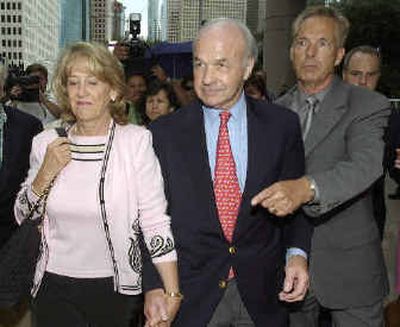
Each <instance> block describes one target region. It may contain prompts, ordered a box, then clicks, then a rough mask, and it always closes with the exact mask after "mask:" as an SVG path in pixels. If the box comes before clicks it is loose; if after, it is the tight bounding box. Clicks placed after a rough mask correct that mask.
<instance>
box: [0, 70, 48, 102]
mask: <svg viewBox="0 0 400 327" xmlns="http://www.w3.org/2000/svg"><path fill="white" fill-rule="evenodd" d="M15 86H18V87H19V88H20V92H18V94H15V92H12V89H13V88H14V87H15ZM5 89H6V94H7V96H8V97H9V98H10V99H11V100H16V101H21V102H39V89H40V78H39V76H35V75H26V74H25V72H24V71H23V70H21V69H19V68H18V69H10V70H9V74H8V76H7V80H6V83H5Z"/></svg>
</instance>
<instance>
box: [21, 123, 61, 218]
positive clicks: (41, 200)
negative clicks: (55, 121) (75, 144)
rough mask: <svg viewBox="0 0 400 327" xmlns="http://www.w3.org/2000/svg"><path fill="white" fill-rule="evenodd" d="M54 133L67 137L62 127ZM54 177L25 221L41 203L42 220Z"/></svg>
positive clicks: (57, 128)
mask: <svg viewBox="0 0 400 327" xmlns="http://www.w3.org/2000/svg"><path fill="white" fill-rule="evenodd" d="M55 131H56V133H57V135H58V136H59V137H67V135H68V134H67V131H66V130H65V128H64V127H56V128H55ZM56 177H57V176H56ZM56 177H54V178H53V179H52V181H51V182H50V184H49V185H48V186H47V187H46V188H45V189H44V191H43V193H42V194H41V195H40V197H39V199H38V200H37V201H36V202H35V204H34V205H33V207H32V208H31V210H30V211H29V215H28V218H27V219H31V218H32V216H33V214H34V212H35V211H36V210H37V209H38V208H39V206H40V204H41V203H43V213H42V215H41V217H42V218H43V217H44V212H45V210H46V206H47V198H48V197H49V193H50V190H51V188H52V187H53V184H54V181H55V179H56Z"/></svg>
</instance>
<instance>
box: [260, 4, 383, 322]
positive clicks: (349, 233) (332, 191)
mask: <svg viewBox="0 0 400 327" xmlns="http://www.w3.org/2000/svg"><path fill="white" fill-rule="evenodd" d="M348 30H349V22H348V20H347V18H346V17H345V16H343V15H342V14H341V13H339V12H338V11H336V10H335V9H334V8H333V7H325V6H310V7H307V8H306V9H305V10H304V11H303V12H302V13H300V14H299V16H297V18H296V19H295V21H294V23H293V25H292V44H291V48H290V58H291V61H292V64H293V68H294V71H295V73H296V77H297V84H296V86H295V87H294V88H292V90H290V91H289V92H288V93H287V94H286V95H284V96H283V97H282V98H281V99H278V101H277V103H279V104H281V105H284V106H288V107H289V108H291V109H292V110H293V111H295V112H297V113H298V115H299V117H300V120H301V123H302V131H303V139H304V147H305V155H306V174H305V175H304V176H303V177H301V178H299V179H294V180H287V181H282V182H278V183H275V184H273V185H272V186H270V187H268V188H267V189H265V190H264V191H263V192H261V193H260V194H258V195H257V196H256V197H254V199H253V204H254V205H256V204H260V203H261V204H262V205H263V206H264V207H265V208H267V209H269V210H271V211H272V212H274V211H276V214H277V215H279V216H285V215H288V214H291V213H292V212H293V210H296V209H297V208H299V207H300V206H302V209H303V211H304V212H305V213H306V214H307V216H308V217H309V220H310V222H311V223H312V224H313V226H314V230H313V235H312V241H311V244H312V247H311V253H310V280H311V285H310V290H309V293H308V295H307V297H306V299H305V300H304V301H303V302H301V303H299V305H296V306H294V308H293V312H292V313H291V314H290V326H292V327H316V326H318V316H319V312H320V308H321V306H323V307H325V308H326V309H327V310H329V312H330V314H331V316H332V322H333V325H334V326H337V327H361V326H370V327H382V326H383V299H384V298H385V296H386V294H387V292H388V280H387V274H386V268H385V264H384V259H383V253H382V248H381V241H380V237H379V231H378V228H377V226H376V222H375V219H374V213H373V209H372V205H371V204H372V198H371V189H370V186H371V185H372V184H373V183H374V182H375V181H376V180H377V179H378V178H379V177H380V176H381V175H382V171H383V168H382V158H383V153H384V141H383V135H384V130H385V127H386V124H387V118H388V115H389V113H390V109H389V102H388V100H387V98H386V97H384V96H383V95H381V94H379V93H376V92H371V91H369V90H367V89H365V88H361V87H356V86H354V85H350V84H348V83H346V82H344V81H342V80H340V79H339V78H337V77H336V76H335V75H334V69H335V66H338V65H339V64H340V62H341V61H342V58H343V56H344V53H345V50H344V44H345V40H346V37H347V33H348Z"/></svg>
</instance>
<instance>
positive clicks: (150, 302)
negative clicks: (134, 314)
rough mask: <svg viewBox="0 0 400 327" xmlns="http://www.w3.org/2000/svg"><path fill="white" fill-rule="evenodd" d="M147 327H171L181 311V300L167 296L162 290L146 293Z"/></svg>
mask: <svg viewBox="0 0 400 327" xmlns="http://www.w3.org/2000/svg"><path fill="white" fill-rule="evenodd" d="M144 299H145V301H144V314H145V316H146V325H145V327H169V326H171V323H172V321H173V320H174V319H175V316H176V313H177V312H178V310H179V307H180V304H181V299H180V298H175V297H169V296H166V295H165V293H164V290H163V289H161V288H158V289H154V290H151V291H148V292H146V294H145V297H144Z"/></svg>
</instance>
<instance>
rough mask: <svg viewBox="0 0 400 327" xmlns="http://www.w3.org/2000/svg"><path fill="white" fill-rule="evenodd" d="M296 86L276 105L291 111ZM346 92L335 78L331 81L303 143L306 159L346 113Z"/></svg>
mask: <svg viewBox="0 0 400 327" xmlns="http://www.w3.org/2000/svg"><path fill="white" fill-rule="evenodd" d="M296 90H297V86H295V87H293V88H292V89H290V90H289V91H288V92H287V93H286V94H285V95H284V96H283V97H282V98H280V99H278V100H277V101H276V103H278V104H280V105H282V106H285V107H287V108H289V109H292V110H293V111H295V112H296V110H295V109H294V107H293V101H294V94H295V92H296ZM346 94H347V91H346V90H345V88H344V87H343V84H342V82H341V81H340V80H339V79H338V78H337V77H335V78H334V79H333V81H332V86H331V89H330V90H329V92H328V93H327V94H326V95H325V98H324V100H323V101H322V103H321V107H320V108H319V110H318V112H317V113H316V114H315V115H314V117H313V120H312V123H311V128H310V131H309V132H308V135H307V138H306V140H305V142H304V151H305V156H306V157H307V156H308V155H309V154H310V153H311V151H312V150H313V149H314V148H315V147H316V146H317V145H318V144H319V143H320V142H321V141H322V140H323V139H324V138H325V137H326V136H327V135H328V134H329V133H330V132H331V131H332V129H333V128H334V127H335V125H336V124H337V122H338V121H339V120H340V119H341V118H342V116H343V114H344V113H345V112H346V101H347V96H346Z"/></svg>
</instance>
